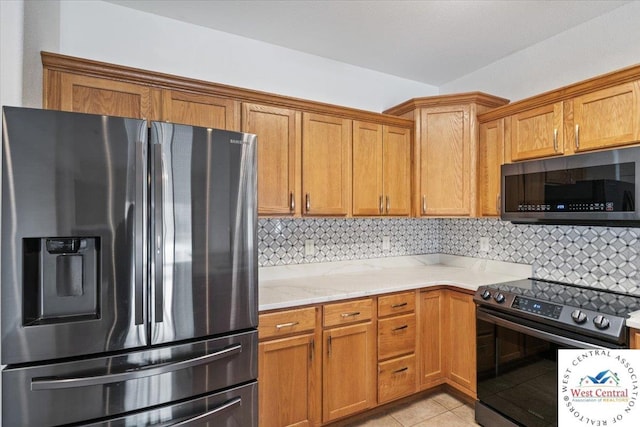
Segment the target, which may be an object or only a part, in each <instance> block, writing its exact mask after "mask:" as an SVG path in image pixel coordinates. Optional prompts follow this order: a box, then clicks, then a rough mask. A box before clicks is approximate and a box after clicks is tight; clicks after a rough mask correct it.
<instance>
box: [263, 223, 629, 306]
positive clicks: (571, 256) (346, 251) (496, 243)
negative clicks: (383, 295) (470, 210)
mask: <svg viewBox="0 0 640 427" xmlns="http://www.w3.org/2000/svg"><path fill="white" fill-rule="evenodd" d="M258 226H259V227H258V241H259V242H258V263H259V265H260V266H262V267H266V266H274V265H287V264H303V263H316V262H331V261H344V260H352V259H367V258H381V257H390V256H404V255H420V254H432V253H444V254H451V255H461V256H470V257H476V258H487V259H493V260H499V261H508V262H515V263H523V264H531V265H532V266H533V274H534V276H535V277H537V278H541V279H548V280H557V281H561V282H568V283H574V284H578V285H584V286H590V287H598V288H606V289H610V290H615V291H621V292H629V293H634V294H639V295H640V229H639V228H608V227H585V226H551V225H523V224H517V225H515V224H511V223H509V222H504V221H500V220H497V219H422V218H393V219H384V218H367V219H359V218H318V219H313V218H312V219H306V218H305V219H281V218H274V219H260V220H259V221H258ZM383 236H389V240H390V247H389V249H386V248H385V249H383V244H382V243H383ZM481 237H488V238H489V250H488V251H485V252H481V251H480V244H479V241H480V238H481ZM306 240H313V242H314V253H313V255H308V256H305V241H306Z"/></svg>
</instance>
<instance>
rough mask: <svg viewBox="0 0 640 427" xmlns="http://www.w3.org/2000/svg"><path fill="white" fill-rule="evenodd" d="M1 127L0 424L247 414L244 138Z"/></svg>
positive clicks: (177, 421) (143, 126)
mask: <svg viewBox="0 0 640 427" xmlns="http://www.w3.org/2000/svg"><path fill="white" fill-rule="evenodd" d="M3 124H4V127H3V137H2V141H3V142H2V236H1V238H2V260H1V261H2V264H1V266H2V289H1V290H2V297H1V300H2V301H1V309H2V313H1V321H2V325H1V330H2V342H1V348H0V352H1V357H0V359H1V364H2V365H5V366H4V367H3V370H2V421H3V425H4V426H5V427H6V426H17V425H20V426H38V427H42V426H58V425H66V424H73V425H95V426H107V425H108V426H144V425H160V426H164V425H172V426H178V425H190V426H191V425H209V426H216V427H218V426H229V427H230V426H257V423H258V421H257V382H256V379H257V330H256V327H257V323H258V303H257V245H256V223H257V214H256V173H255V152H256V150H255V143H256V138H255V136H254V135H249V134H242V133H238V132H228V131H222V130H214V129H207V128H198V127H190V126H182V125H175V124H169V123H156V122H153V123H151V126H150V129H149V128H148V126H147V122H146V121H144V120H136V119H128V118H119V117H108V116H100V115H90V114H79V113H68V112H59V111H50V110H38V109H26V108H14V107H5V108H4V109H3Z"/></svg>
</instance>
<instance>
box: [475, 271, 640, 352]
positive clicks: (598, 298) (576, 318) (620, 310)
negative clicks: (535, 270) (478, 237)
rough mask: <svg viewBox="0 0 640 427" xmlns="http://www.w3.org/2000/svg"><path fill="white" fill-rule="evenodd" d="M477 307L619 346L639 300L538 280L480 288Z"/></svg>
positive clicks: (638, 306) (639, 306)
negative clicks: (607, 341) (628, 319)
mask: <svg viewBox="0 0 640 427" xmlns="http://www.w3.org/2000/svg"><path fill="white" fill-rule="evenodd" d="M474 300H475V301H476V303H477V304H478V306H483V307H487V308H492V309H497V310H500V311H504V312H507V313H509V314H511V315H513V316H516V317H522V318H527V319H531V320H534V321H539V322H541V323H545V324H549V325H553V326H555V327H560V328H564V329H568V330H571V331H573V332H578V333H582V334H585V335H590V336H595V337H598V338H603V339H608V340H615V341H616V342H623V341H624V340H625V337H626V328H625V324H624V323H625V319H626V318H627V317H629V314H630V313H631V312H634V311H636V310H640V297H639V296H634V295H629V294H623V293H618V292H612V291H606V290H596V289H593V288H585V287H582V286H576V285H571V284H566V283H558V282H550V281H545V280H538V279H524V280H517V281H513V282H505V283H498V284H495V285H487V286H481V287H480V288H479V289H478V291H477V292H476V294H475V297H474Z"/></svg>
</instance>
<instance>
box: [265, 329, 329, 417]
mask: <svg viewBox="0 0 640 427" xmlns="http://www.w3.org/2000/svg"><path fill="white" fill-rule="evenodd" d="M258 363H259V367H258V387H259V394H258V395H259V414H260V416H259V418H260V425H261V426H262V427H271V426H273V427H282V426H299V427H302V426H314V425H317V424H319V423H318V421H319V420H318V418H317V417H318V414H317V413H316V408H318V406H317V403H316V400H317V397H318V396H319V394H318V388H319V384H318V372H319V362H318V360H317V358H316V354H315V343H314V335H313V334H306V335H302V336H295V337H291V338H284V339H279V340H276V341H267V342H263V343H260V345H259V355H258Z"/></svg>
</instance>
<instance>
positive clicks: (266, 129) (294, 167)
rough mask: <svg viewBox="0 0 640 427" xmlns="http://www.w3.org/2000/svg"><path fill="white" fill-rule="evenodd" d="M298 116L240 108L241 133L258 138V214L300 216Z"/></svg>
mask: <svg viewBox="0 0 640 427" xmlns="http://www.w3.org/2000/svg"><path fill="white" fill-rule="evenodd" d="M300 126H301V113H300V112H298V111H295V110H289V109H285V108H276V107H270V106H264V105H258V104H243V108H242V131H243V132H249V133H253V134H256V135H257V136H258V144H257V147H258V214H260V215H292V214H295V213H300V203H299V201H300V184H299V176H300V170H299V169H300V144H301V132H300V131H301V130H300Z"/></svg>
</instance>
